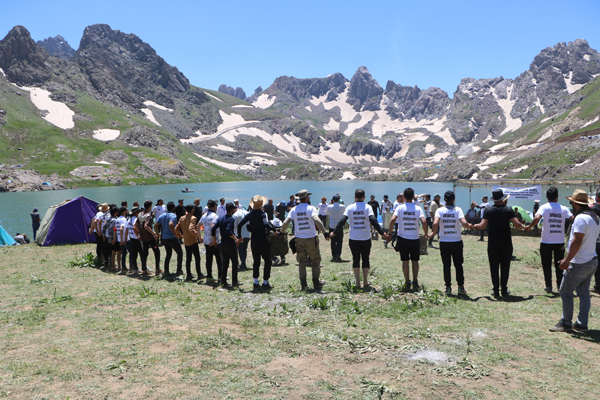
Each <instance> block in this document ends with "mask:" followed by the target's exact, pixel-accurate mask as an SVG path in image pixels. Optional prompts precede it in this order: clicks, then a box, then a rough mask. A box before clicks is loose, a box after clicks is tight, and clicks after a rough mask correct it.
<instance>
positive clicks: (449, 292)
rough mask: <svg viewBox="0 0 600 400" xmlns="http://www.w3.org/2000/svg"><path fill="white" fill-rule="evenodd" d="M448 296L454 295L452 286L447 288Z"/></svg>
mask: <svg viewBox="0 0 600 400" xmlns="http://www.w3.org/2000/svg"><path fill="white" fill-rule="evenodd" d="M446 294H452V286H446Z"/></svg>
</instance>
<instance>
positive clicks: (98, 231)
mask: <svg viewBox="0 0 600 400" xmlns="http://www.w3.org/2000/svg"><path fill="white" fill-rule="evenodd" d="M106 211H108V204H107V203H103V204H102V205H100V206H99V207H98V212H97V213H96V215H95V216H94V218H93V219H92V222H91V224H90V230H89V232H90V233H93V234H94V236H95V237H96V259H97V260H98V261H102V260H103V259H104V252H103V251H102V247H103V245H104V244H103V241H102V219H103V218H104V214H105V213H106Z"/></svg>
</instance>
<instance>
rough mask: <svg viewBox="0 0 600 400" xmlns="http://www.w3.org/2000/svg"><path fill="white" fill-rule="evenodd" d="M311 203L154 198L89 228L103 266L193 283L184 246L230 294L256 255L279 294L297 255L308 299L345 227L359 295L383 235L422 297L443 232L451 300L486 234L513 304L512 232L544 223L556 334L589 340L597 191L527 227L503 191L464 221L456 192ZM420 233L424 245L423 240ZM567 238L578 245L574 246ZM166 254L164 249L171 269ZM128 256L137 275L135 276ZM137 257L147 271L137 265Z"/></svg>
mask: <svg viewBox="0 0 600 400" xmlns="http://www.w3.org/2000/svg"><path fill="white" fill-rule="evenodd" d="M311 195H312V193H309V192H308V191H307V190H301V191H299V192H298V193H296V194H295V195H291V196H290V201H289V202H287V203H286V202H281V203H278V204H277V205H274V204H273V200H272V199H267V198H266V197H265V196H261V195H256V196H254V197H253V198H252V200H251V201H250V205H249V207H248V209H247V210H246V209H244V208H243V207H242V206H241V205H240V204H239V200H237V199H236V200H234V201H233V202H229V203H225V199H224V198H221V199H220V200H219V202H217V201H216V200H212V199H211V200H208V201H207V203H206V206H205V207H202V206H200V199H198V198H197V199H195V200H194V202H193V203H192V204H188V205H184V204H183V202H184V200H182V199H180V200H179V201H178V205H175V203H174V202H168V203H167V204H166V206H165V205H164V202H163V200H162V199H159V200H158V201H157V204H156V206H154V207H152V206H153V203H152V202H151V201H149V200H148V201H145V202H144V204H143V207H139V205H138V204H137V203H134V207H133V208H132V209H131V210H129V209H128V207H127V203H126V202H123V203H122V204H121V207H120V208H117V206H116V205H115V204H106V203H104V204H102V205H100V206H99V210H98V213H97V214H96V216H95V217H94V219H93V220H92V222H91V224H90V233H92V232H93V233H94V234H95V235H96V246H97V247H96V254H97V257H98V259H99V260H103V261H104V263H105V265H107V266H108V267H109V268H110V269H111V270H112V271H129V270H130V271H132V272H141V273H142V274H145V275H148V274H151V273H152V271H151V270H150V269H149V268H148V265H147V258H148V255H149V252H150V249H151V250H152V252H153V253H154V259H155V271H154V273H155V275H159V274H170V267H169V264H170V260H171V256H172V254H173V252H175V253H176V256H177V270H176V272H175V273H176V275H183V250H182V246H181V244H182V243H183V245H184V247H185V252H186V280H187V281H192V280H193V279H194V276H193V274H192V270H191V262H192V258H193V259H194V262H195V270H196V280H197V281H198V282H200V281H201V280H204V279H206V282H207V283H215V284H218V285H220V286H223V287H227V286H229V283H228V282H227V276H228V270H229V264H230V263H231V267H232V268H231V272H232V282H231V286H234V287H236V286H240V285H243V283H242V282H240V281H239V280H238V271H241V270H247V269H249V268H248V267H247V266H246V258H247V253H248V246H249V245H250V250H251V252H252V257H253V266H252V270H253V278H254V282H253V285H254V289H267V290H268V289H271V288H272V285H271V284H270V283H269V279H270V274H271V267H272V266H273V265H284V264H286V261H285V256H286V255H287V254H288V252H289V249H290V248H291V250H292V252H293V253H296V260H297V262H298V267H299V279H300V285H301V288H302V290H306V289H308V283H307V271H306V268H307V266H310V267H311V270H312V282H313V286H314V289H315V290H316V291H320V290H321V288H322V287H323V285H325V281H324V280H321V279H320V273H321V253H320V248H319V238H318V233H319V232H320V233H322V234H323V237H324V238H325V240H327V241H330V242H331V253H332V260H331V261H332V262H340V261H342V259H341V253H342V240H343V237H344V227H345V226H346V224H347V225H348V226H349V241H348V242H349V247H350V251H351V253H352V267H353V271H354V276H355V280H356V286H357V287H358V288H363V287H368V286H370V285H371V284H370V282H369V280H368V276H369V269H370V252H371V245H372V239H373V238H377V237H378V236H377V235H381V236H382V237H383V239H384V246H385V247H387V245H388V243H391V244H392V245H393V248H394V249H395V250H396V252H398V253H399V254H400V260H401V263H402V271H403V275H404V279H405V283H404V285H403V286H402V290H403V291H411V290H412V291H419V290H420V285H419V281H418V275H419V260H420V255H421V251H422V239H428V241H429V246H430V247H431V246H432V241H433V239H434V237H435V235H436V234H438V235H439V250H440V255H441V260H442V265H443V273H444V282H445V286H446V294H451V293H452V277H451V272H452V271H451V267H452V264H454V269H455V279H456V283H457V286H458V290H457V293H458V294H459V295H466V294H467V291H466V289H465V286H464V283H465V277H464V269H463V263H464V256H463V249H464V246H463V241H462V238H461V226H462V227H464V228H466V229H477V230H481V237H480V239H479V240H482V241H483V240H484V239H483V237H484V234H483V232H484V231H486V232H487V234H488V247H487V253H488V260H489V268H490V275H491V280H492V291H491V295H492V296H494V297H500V296H502V297H505V296H509V295H510V292H509V291H508V278H509V274H510V263H511V259H512V258H513V245H512V239H511V227H512V228H516V229H523V230H527V231H529V230H531V229H537V227H538V224H539V222H540V221H543V225H542V234H541V243H540V256H541V262H542V269H543V273H544V281H545V288H544V289H545V291H546V292H548V293H551V292H552V290H553V289H552V265H554V270H555V276H556V287H557V289H558V291H559V293H560V296H561V299H562V302H563V316H562V318H561V320H560V321H559V323H558V324H557V325H556V326H553V327H552V328H551V329H550V330H551V331H553V332H557V331H560V332H562V331H565V332H568V331H571V330H573V329H575V330H587V322H588V315H589V310H590V306H591V305H590V293H589V286H590V283H591V279H592V277H593V276H594V274H596V276H595V279H596V286H595V288H594V289H595V291H597V292H600V286H599V281H598V279H599V278H600V277H599V276H598V275H599V274H598V273H597V266H598V258H597V252H598V251H600V235H599V234H600V222H599V219H598V215H600V190H598V192H597V193H596V201H595V202H594V200H593V199H592V198H590V197H588V194H587V192H585V191H582V190H579V189H578V190H575V192H574V193H573V195H572V196H570V197H567V199H568V200H569V202H570V203H571V205H572V211H573V212H571V210H569V209H568V208H567V207H565V206H562V205H560V204H559V203H558V198H559V196H558V189H557V188H556V187H550V188H549V189H548V190H547V192H546V198H547V200H548V203H547V204H544V205H542V206H539V204H536V207H535V211H536V212H535V216H534V218H533V220H532V222H531V223H529V224H528V225H523V224H522V222H521V221H523V220H522V218H519V216H518V215H517V214H516V212H515V210H513V209H512V208H511V207H509V206H508V205H507V202H508V199H509V197H510V196H508V195H505V194H504V193H503V191H502V190H501V189H495V190H493V192H492V198H491V203H490V202H488V197H487V196H485V197H483V198H482V203H481V204H479V205H477V204H476V203H474V202H473V203H472V204H471V206H470V210H468V211H467V213H466V215H465V214H464V213H463V211H462V209H461V208H460V207H458V206H456V205H455V194H454V192H453V191H447V192H445V193H444V203H445V204H443V203H441V201H440V200H441V196H440V195H439V194H435V195H434V196H433V200H432V199H431V196H430V195H428V194H423V195H415V193H414V190H413V189H412V188H407V189H405V190H404V192H403V193H400V194H398V196H397V198H396V201H395V202H394V203H392V202H391V201H390V200H389V197H388V196H387V195H385V196H384V198H383V201H382V204H381V205H380V204H379V202H377V201H376V200H375V196H373V195H371V196H370V199H371V200H370V201H368V202H365V200H366V199H365V197H366V196H365V191H364V190H362V189H357V190H356V191H355V194H354V200H355V202H354V203H353V204H351V205H349V206H345V205H344V202H343V200H341V198H340V196H339V195H334V196H333V197H332V199H331V201H330V202H328V200H327V198H326V197H322V198H321V203H319V204H317V205H316V206H314V205H312V204H311V201H310V196H311ZM475 208H479V210H475ZM379 213H381V214H382V221H383V222H384V224H385V226H383V227H382V226H381V225H380V224H379V222H378V220H377V216H378V214H379ZM286 214H287V215H286ZM511 224H512V226H511ZM567 225H568V226H569V228H568V231H567V228H566V227H567ZM290 226H291V228H292V235H293V239H292V240H290V241H289V243H288V234H287V231H288V227H290ZM326 226H327V228H326ZM421 229H422V230H423V235H421V234H420V230H421ZM565 236H568V240H567V243H565ZM250 238H251V239H252V240H250ZM200 243H202V244H204V247H205V250H206V254H205V259H206V260H205V261H206V263H205V268H206V275H205V274H203V273H202V272H201V268H200V250H199V249H200V248H199V244H200ZM159 244H162V246H163V247H164V249H165V251H166V257H165V259H164V267H163V269H162V270H161V268H160V250H159ZM565 252H566V253H567V254H566V256H565ZM127 255H129V268H127V266H126V265H127V264H126V261H127ZM138 255H139V256H140V261H141V271H140V270H139V269H138V266H137V257H138ZM553 258H554V260H553ZM261 259H262V260H263V263H264V269H263V282H262V284H261V283H260V281H259V277H260V264H261ZM213 260H214V262H215V265H216V268H217V279H214V277H213V268H212V267H213ZM238 260H239V262H238ZM361 267H362V268H361ZM361 269H362V271H361ZM361 272H362V274H361ZM411 272H412V278H411ZM361 275H362V278H363V279H362V285H361ZM574 291H576V292H577V294H578V296H579V298H580V312H579V315H578V317H577V320H576V321H575V323H573V322H572V320H573V292H574Z"/></svg>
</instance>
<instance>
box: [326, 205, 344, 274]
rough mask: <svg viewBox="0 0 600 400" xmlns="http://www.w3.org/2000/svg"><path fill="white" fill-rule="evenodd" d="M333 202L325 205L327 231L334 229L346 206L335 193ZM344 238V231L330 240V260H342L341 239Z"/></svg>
mask: <svg viewBox="0 0 600 400" xmlns="http://www.w3.org/2000/svg"><path fill="white" fill-rule="evenodd" d="M332 200H333V203H332V204H330V205H328V206H327V211H326V214H327V215H329V233H331V232H333V231H334V230H335V227H336V226H337V224H338V222H339V221H340V219H341V218H342V217H343V216H344V212H345V211H346V206H345V205H343V204H340V195H338V194H336V195H335V196H333V198H332ZM343 239H344V231H342V232H341V233H340V234H338V235H336V236H335V237H334V239H332V240H331V262H341V261H342V241H343Z"/></svg>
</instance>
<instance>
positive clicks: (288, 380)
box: [0, 235, 600, 400]
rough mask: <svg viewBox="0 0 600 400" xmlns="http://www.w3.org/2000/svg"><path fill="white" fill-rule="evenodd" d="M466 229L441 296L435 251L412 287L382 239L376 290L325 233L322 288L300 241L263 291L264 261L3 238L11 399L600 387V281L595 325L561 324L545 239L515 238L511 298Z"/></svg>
mask: <svg viewBox="0 0 600 400" xmlns="http://www.w3.org/2000/svg"><path fill="white" fill-rule="evenodd" d="M464 240H465V248H466V252H465V253H466V260H465V276H466V284H465V286H466V288H467V290H468V296H461V297H456V296H449V297H448V296H445V295H444V294H443V289H444V285H443V276H442V267H441V262H440V257H439V252H438V250H437V249H429V255H426V256H423V257H422V267H421V274H420V279H419V281H420V283H421V284H422V285H424V290H423V291H422V292H421V293H401V292H400V291H399V287H400V285H401V284H402V283H403V282H402V274H401V270H400V268H399V264H400V262H399V257H398V255H397V253H395V252H394V251H393V250H392V249H391V248H390V249H384V247H383V245H382V243H381V242H380V241H379V242H374V243H373V252H372V266H373V268H372V276H371V282H372V283H373V285H374V286H375V287H376V290H374V291H369V292H357V291H356V290H354V289H355V288H353V287H352V284H351V283H350V284H349V283H348V281H349V280H350V279H352V275H351V273H352V272H351V264H350V263H349V262H344V263H330V262H329V260H330V258H331V253H330V250H329V246H328V243H326V242H325V241H324V240H322V241H321V250H322V255H323V260H324V262H323V269H322V275H323V277H324V278H325V279H326V280H327V285H326V286H325V288H324V291H323V293H315V292H311V291H309V292H302V291H299V290H298V287H299V281H298V272H297V267H296V263H295V262H293V260H294V259H293V258H292V257H291V254H290V257H289V258H288V261H289V265H287V266H283V267H274V268H273V274H272V279H271V282H272V283H273V284H274V286H275V287H274V288H273V290H272V291H271V292H270V293H266V292H261V293H253V292H252V273H251V271H247V272H242V273H241V278H240V280H241V281H242V282H244V283H245V284H244V285H243V286H241V288H240V289H239V290H223V289H218V288H215V287H212V286H209V285H206V284H202V283H201V284H197V283H195V282H193V283H185V282H182V281H179V280H166V279H160V278H155V277H142V276H140V275H122V274H113V273H107V272H106V271H103V270H100V269H97V268H93V267H91V266H87V265H73V264H72V262H73V261H75V260H81V259H82V256H84V255H85V254H87V253H90V252H93V249H94V246H93V245H77V246H63V247H53V248H39V247H37V246H33V245H30V246H21V247H17V248H2V249H0V398H11V399H12V398H14V399H68V398H71V399H138V398H152V399H167V398H168V399H170V398H174V399H241V398H247V399H344V400H348V399H380V398H381V399H409V398H410V399H423V398H427V399H497V398H499V399H559V398H577V399H597V398H598V397H599V396H600V383H599V381H598V379H597V377H598V376H599V373H600V366H599V364H598V362H597V361H598V357H597V354H598V342H599V341H600V330H598V329H597V327H598V326H599V324H600V323H599V321H598V317H597V314H596V312H597V311H596V310H597V309H598V306H599V305H600V300H599V297H598V295H596V294H594V295H593V297H592V315H591V319H590V331H589V332H588V334H587V335H578V334H562V333H550V332H549V331H548V328H549V327H550V326H552V325H554V324H555V323H556V322H557V321H558V320H559V318H560V316H561V301H560V298H559V297H558V295H556V294H554V295H547V294H545V293H544V291H543V286H544V284H543V279H542V271H541V269H540V267H539V256H538V255H537V253H536V250H537V248H538V240H539V239H536V238H529V237H519V238H515V239H514V243H515V248H516V249H515V254H516V256H517V260H516V261H514V262H513V264H512V270H511V278H510V281H509V289H510V290H511V291H512V296H511V297H508V298H501V299H495V298H493V297H491V296H490V295H489V291H490V288H491V284H490V277H489V270H488V267H487V255H486V243H480V242H477V241H476V238H475V237H474V236H466V237H464ZM436 246H437V243H436ZM161 252H162V255H163V257H164V252H163V251H161ZM150 258H152V256H151V257H150ZM342 258H343V259H345V260H349V259H350V254H349V249H348V247H347V235H346V237H345V244H344V251H343V254H342ZM173 263H174V260H172V269H174V267H173ZM83 264H85V263H83ZM202 265H203V272H205V270H204V256H203V257H202ZM309 274H310V273H309ZM453 275H454V274H453ZM309 276H310V275H309ZM309 282H310V278H309ZM454 291H455V292H456V286H454ZM576 306H578V303H577V302H576Z"/></svg>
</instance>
